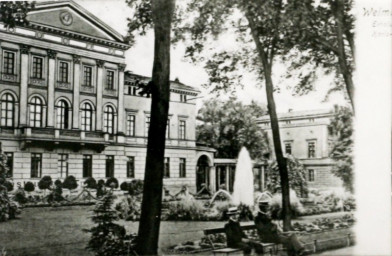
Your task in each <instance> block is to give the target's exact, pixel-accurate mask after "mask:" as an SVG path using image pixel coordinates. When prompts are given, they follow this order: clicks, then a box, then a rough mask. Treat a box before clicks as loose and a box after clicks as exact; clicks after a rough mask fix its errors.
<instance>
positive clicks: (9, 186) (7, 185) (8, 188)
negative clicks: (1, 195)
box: [4, 180, 14, 192]
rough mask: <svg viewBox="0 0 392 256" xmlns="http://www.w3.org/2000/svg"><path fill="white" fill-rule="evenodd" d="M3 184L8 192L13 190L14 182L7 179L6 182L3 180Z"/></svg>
mask: <svg viewBox="0 0 392 256" xmlns="http://www.w3.org/2000/svg"><path fill="white" fill-rule="evenodd" d="M4 186H5V187H6V188H7V191H8V192H10V191H12V190H14V183H12V182H11V181H9V180H7V181H6V182H4Z"/></svg>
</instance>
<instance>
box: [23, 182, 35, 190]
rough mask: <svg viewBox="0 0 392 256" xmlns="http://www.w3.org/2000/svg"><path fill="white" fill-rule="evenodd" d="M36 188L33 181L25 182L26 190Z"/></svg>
mask: <svg viewBox="0 0 392 256" xmlns="http://www.w3.org/2000/svg"><path fill="white" fill-rule="evenodd" d="M34 189H35V186H34V184H33V183H32V182H31V181H28V182H26V183H25V185H24V190H25V191H27V192H33V191H34Z"/></svg>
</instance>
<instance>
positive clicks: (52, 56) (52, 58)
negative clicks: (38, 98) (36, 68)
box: [47, 50, 57, 127]
mask: <svg viewBox="0 0 392 256" xmlns="http://www.w3.org/2000/svg"><path fill="white" fill-rule="evenodd" d="M47 52H48V58H49V65H48V67H49V72H48V74H49V75H48V112H47V115H48V119H47V120H48V124H47V126H48V127H54V86H55V73H56V54H57V53H56V52H55V51H53V50H47Z"/></svg>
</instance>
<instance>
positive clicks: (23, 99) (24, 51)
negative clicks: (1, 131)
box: [19, 45, 29, 127]
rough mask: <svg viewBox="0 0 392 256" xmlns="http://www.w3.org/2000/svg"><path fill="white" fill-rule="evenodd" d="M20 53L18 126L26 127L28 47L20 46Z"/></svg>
mask: <svg viewBox="0 0 392 256" xmlns="http://www.w3.org/2000/svg"><path fill="white" fill-rule="evenodd" d="M20 53H21V69H20V92H19V95H20V96H19V97H20V108H19V110H20V111H19V125H20V127H26V126H27V83H28V75H29V47H28V46H27V45H21V46H20Z"/></svg>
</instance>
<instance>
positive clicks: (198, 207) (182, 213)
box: [166, 200, 210, 220]
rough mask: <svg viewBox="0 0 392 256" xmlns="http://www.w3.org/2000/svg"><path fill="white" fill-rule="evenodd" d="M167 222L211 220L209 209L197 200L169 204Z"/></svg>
mask: <svg viewBox="0 0 392 256" xmlns="http://www.w3.org/2000/svg"><path fill="white" fill-rule="evenodd" d="M166 219H167V220H209V219H210V218H209V217H208V214H207V208H205V207H204V206H203V204H202V203H201V202H199V201H197V200H181V201H178V202H172V203H169V204H168V208H167V216H166Z"/></svg>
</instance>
